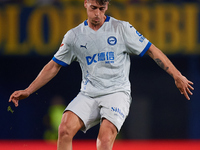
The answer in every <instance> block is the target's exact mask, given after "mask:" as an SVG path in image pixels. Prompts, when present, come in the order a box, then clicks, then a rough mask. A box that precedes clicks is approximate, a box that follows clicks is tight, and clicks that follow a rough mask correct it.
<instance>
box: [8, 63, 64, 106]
mask: <svg viewBox="0 0 200 150" xmlns="http://www.w3.org/2000/svg"><path fill="white" fill-rule="evenodd" d="M60 68H61V65H59V64H57V63H56V62H54V61H53V60H51V61H50V62H49V63H48V64H46V65H45V66H44V68H43V69H42V70H41V71H40V73H39V74H38V76H37V77H36V79H35V80H34V81H33V82H32V83H31V84H30V85H29V87H28V88H26V89H25V90H19V91H15V92H14V93H12V95H11V96H10V99H9V102H13V103H14V104H15V106H16V107H17V106H18V102H19V100H22V99H25V98H27V97H29V95H31V94H32V93H34V92H35V91H37V90H38V89H40V88H41V87H42V86H44V85H45V84H47V83H48V82H49V81H50V80H51V79H52V78H53V77H55V76H56V74H57V73H58V72H59V70H60Z"/></svg>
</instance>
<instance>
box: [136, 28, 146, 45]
mask: <svg viewBox="0 0 200 150" xmlns="http://www.w3.org/2000/svg"><path fill="white" fill-rule="evenodd" d="M136 33H137V35H138V36H139V37H140V39H139V41H140V42H141V43H142V42H143V41H144V39H145V37H144V36H143V35H142V34H141V33H140V32H138V31H137V30H136Z"/></svg>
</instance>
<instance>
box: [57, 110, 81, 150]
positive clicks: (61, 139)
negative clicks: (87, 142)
mask: <svg viewBox="0 0 200 150" xmlns="http://www.w3.org/2000/svg"><path fill="white" fill-rule="evenodd" d="M83 126H84V124H83V122H82V120H81V119H80V118H79V117H78V116H77V115H76V114H74V113H73V112H71V111H66V112H65V113H64V114H63V116H62V120H61V124H60V126H59V130H58V142H57V149H58V150H72V139H73V137H74V135H75V134H76V133H77V132H78V131H79V130H80V129H81V128H82V127H83Z"/></svg>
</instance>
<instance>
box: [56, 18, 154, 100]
mask: <svg viewBox="0 0 200 150" xmlns="http://www.w3.org/2000/svg"><path fill="white" fill-rule="evenodd" d="M150 46H151V43H150V42H149V41H148V40H147V39H146V38H144V37H143V36H142V35H141V34H140V33H139V32H138V31H137V30H136V29H135V28H134V27H133V26H132V25H131V24H129V23H128V22H125V21H120V20H116V19H114V18H112V17H109V16H107V18H106V20H105V22H104V24H103V25H102V26H101V28H100V29H99V30H98V31H94V30H93V29H91V28H90V27H89V26H88V24H87V20H86V21H85V22H83V23H82V24H80V25H79V26H77V27H76V28H73V29H71V30H69V31H68V32H67V33H66V34H65V36H64V39H63V41H62V44H61V46H60V48H59V50H58V51H57V53H56V54H55V55H54V57H53V60H54V61H55V62H56V63H58V64H60V65H62V66H67V65H69V64H71V62H73V61H78V62H79V64H80V67H81V70H82V83H81V92H83V93H84V94H85V95H88V96H90V97H96V96H101V95H105V94H110V93H114V92H119V91H122V92H126V93H128V94H130V81H129V70H130V57H129V54H136V55H140V56H143V55H144V53H145V52H146V51H147V50H148V49H149V47H150Z"/></svg>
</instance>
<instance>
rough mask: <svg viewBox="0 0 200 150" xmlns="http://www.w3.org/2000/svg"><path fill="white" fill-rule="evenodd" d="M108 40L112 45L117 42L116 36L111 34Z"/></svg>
mask: <svg viewBox="0 0 200 150" xmlns="http://www.w3.org/2000/svg"><path fill="white" fill-rule="evenodd" d="M107 41H108V44H110V45H115V44H117V39H116V37H114V36H110V37H109V38H108V40H107Z"/></svg>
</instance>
